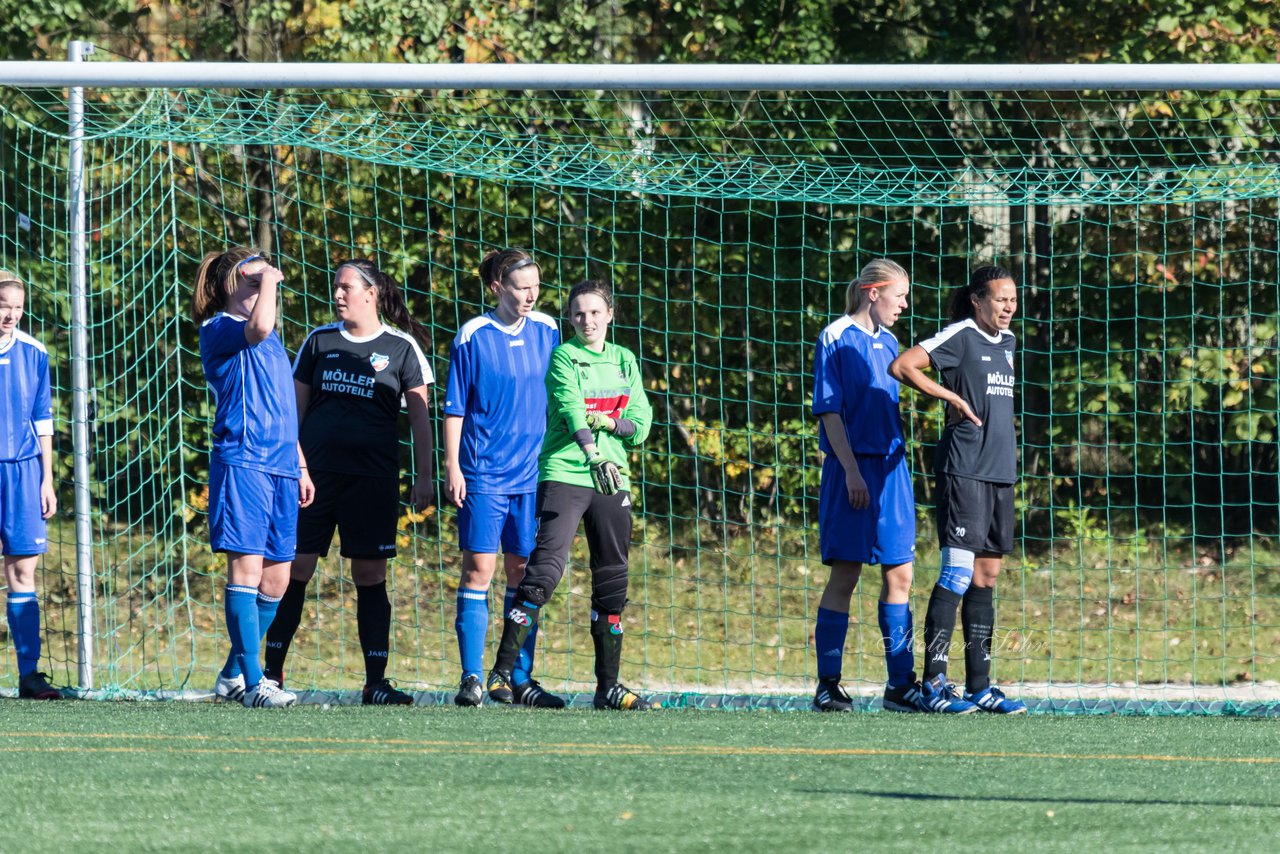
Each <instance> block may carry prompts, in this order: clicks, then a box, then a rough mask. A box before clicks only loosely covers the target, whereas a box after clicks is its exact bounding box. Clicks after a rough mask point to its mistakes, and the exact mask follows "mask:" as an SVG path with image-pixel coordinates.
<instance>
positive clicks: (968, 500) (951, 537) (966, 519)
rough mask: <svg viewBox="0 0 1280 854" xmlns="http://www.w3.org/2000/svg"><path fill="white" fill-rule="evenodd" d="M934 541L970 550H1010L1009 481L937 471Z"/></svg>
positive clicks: (1010, 506) (1010, 492) (1011, 535)
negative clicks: (938, 473)
mask: <svg viewBox="0 0 1280 854" xmlns="http://www.w3.org/2000/svg"><path fill="white" fill-rule="evenodd" d="M936 485H937V495H938V503H937V517H936V518H937V522H938V545H939V546H940V547H942V548H944V549H945V548H953V549H965V550H966V551H971V552H974V553H981V552H987V553H990V554H1001V555H1007V554H1009V553H1010V552H1012V551H1013V484H1008V483H989V482H987V481H985V480H973V479H972V478H967V477H959V476H957V475H953V474H940V475H938V479H937V482H936Z"/></svg>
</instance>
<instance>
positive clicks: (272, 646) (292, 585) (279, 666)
mask: <svg viewBox="0 0 1280 854" xmlns="http://www.w3.org/2000/svg"><path fill="white" fill-rule="evenodd" d="M306 604H307V582H305V581H294V580H293V579H290V580H289V587H288V588H287V589H286V590H285V591H284V596H283V597H282V598H281V599H280V606H279V608H277V609H276V618H275V619H274V620H272V621H271V627H270V628H268V629H267V641H266V644H265V646H266V648H267V654H266V666H265V667H263V668H262V674H263V675H264V676H266V677H267V678H268V679H274V680H276V681H277V682H280V683H283V682H284V660H285V659H286V658H288V656H289V645H290V644H292V643H293V636H294V635H296V634H297V633H298V625H299V624H300V623H301V622H302V609H303V607H304V606H305V605H306Z"/></svg>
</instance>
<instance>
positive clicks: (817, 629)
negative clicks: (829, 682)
mask: <svg viewBox="0 0 1280 854" xmlns="http://www.w3.org/2000/svg"><path fill="white" fill-rule="evenodd" d="M848 632H849V615H848V614H842V613H840V612H839V611H831V610H828V609H826V608H819V609H818V619H817V622H816V624H815V625H814V627H813V646H814V649H815V651H816V652H817V654H818V678H819V679H839V678H840V669H841V667H843V665H844V639H845V635H847V634H848Z"/></svg>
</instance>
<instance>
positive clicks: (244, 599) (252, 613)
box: [226, 584, 262, 691]
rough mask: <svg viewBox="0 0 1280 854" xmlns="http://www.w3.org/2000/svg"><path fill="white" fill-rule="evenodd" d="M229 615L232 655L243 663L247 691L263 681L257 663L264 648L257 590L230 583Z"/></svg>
mask: <svg viewBox="0 0 1280 854" xmlns="http://www.w3.org/2000/svg"><path fill="white" fill-rule="evenodd" d="M226 615H227V634H229V635H230V636H231V655H232V657H234V658H235V659H236V660H237V661H239V662H240V671H241V672H242V673H243V674H244V687H245V690H246V691H247V690H249V689H252V688H253V687H254V686H256V685H257V684H258V683H259V682H261V681H262V665H261V664H259V663H258V652H259V650H260V648H261V645H262V633H261V632H260V631H258V588H256V587H245V586H242V585H238V584H228V585H227V592H226Z"/></svg>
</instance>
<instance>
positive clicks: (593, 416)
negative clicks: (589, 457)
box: [587, 412, 613, 433]
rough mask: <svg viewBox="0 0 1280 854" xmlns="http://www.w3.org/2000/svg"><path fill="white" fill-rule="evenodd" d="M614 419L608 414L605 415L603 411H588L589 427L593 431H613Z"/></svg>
mask: <svg viewBox="0 0 1280 854" xmlns="http://www.w3.org/2000/svg"><path fill="white" fill-rule="evenodd" d="M612 421H613V419H612V418H610V417H609V416H608V415H605V414H604V413H603V412H588V413H587V427H589V428H590V429H591V431H592V432H593V433H594V432H596V431H598V430H604V431H606V432H612V430H613V427H612V426H610V423H611V422H612Z"/></svg>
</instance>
